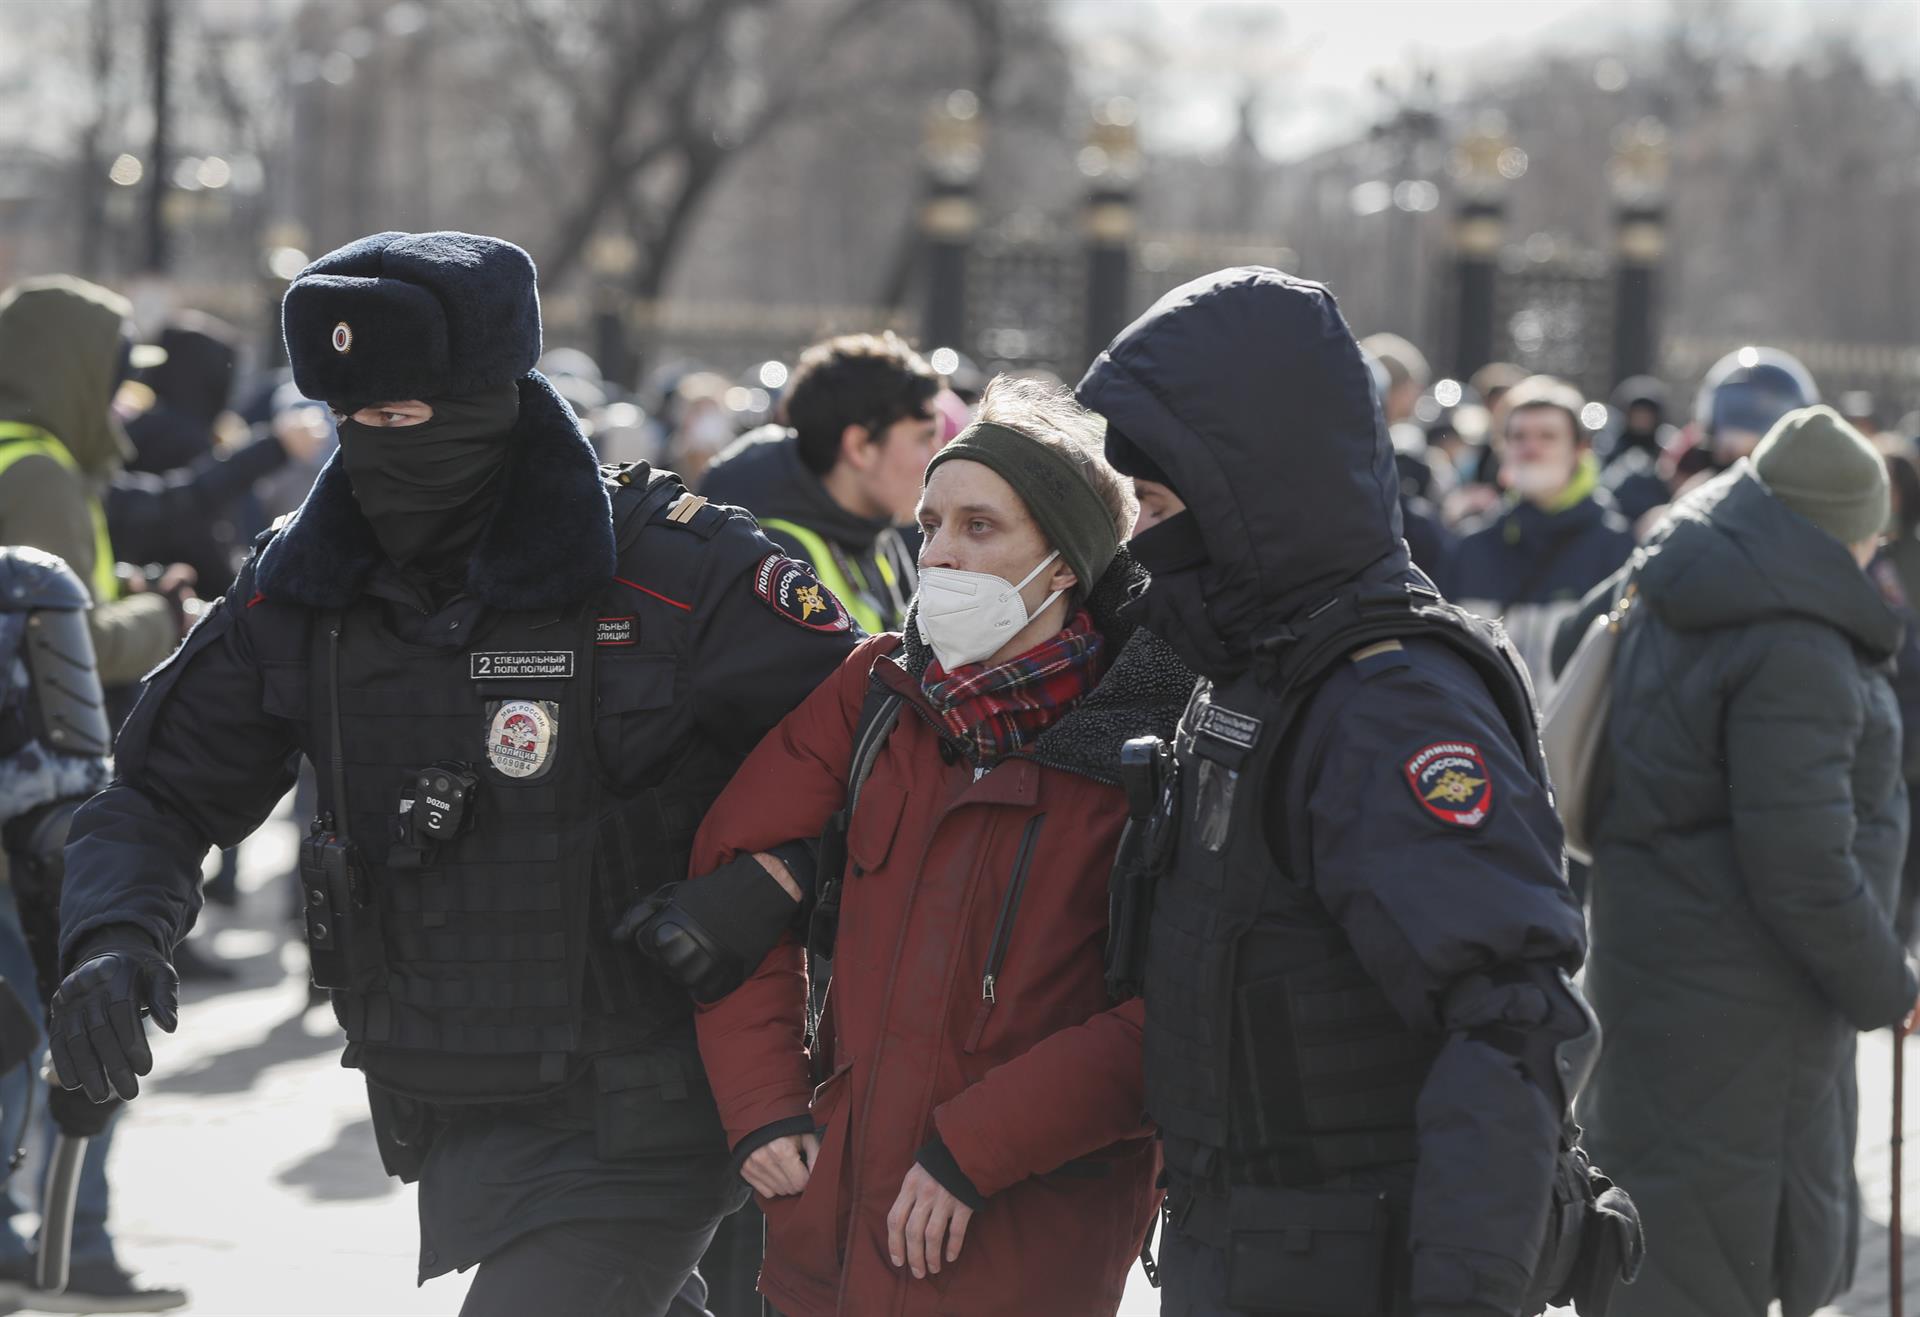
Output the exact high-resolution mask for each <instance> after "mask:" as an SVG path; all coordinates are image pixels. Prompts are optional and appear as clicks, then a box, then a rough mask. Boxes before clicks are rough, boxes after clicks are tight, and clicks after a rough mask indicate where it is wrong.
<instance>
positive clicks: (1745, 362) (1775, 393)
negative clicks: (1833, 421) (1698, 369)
mask: <svg viewBox="0 0 1920 1317" xmlns="http://www.w3.org/2000/svg"><path fill="white" fill-rule="evenodd" d="M1819 401H1820V390H1819V388H1818V387H1817V386H1816V385H1815V384H1814V382H1813V376H1812V375H1810V374H1808V373H1807V368H1806V367H1805V366H1803V365H1801V364H1800V362H1799V360H1798V359H1797V358H1795V357H1793V356H1792V355H1791V354H1789V353H1786V352H1782V351H1780V349H1778V348H1767V347H1744V348H1740V349H1737V350H1736V351H1733V352H1729V353H1727V355H1726V356H1724V357H1722V358H1720V360H1718V361H1716V362H1715V363H1714V364H1713V368H1712V369H1711V370H1709V371H1708V372H1707V376H1706V378H1705V379H1704V380H1702V381H1701V383H1700V391H1699V393H1698V394H1697V395H1695V398H1694V404H1693V423H1692V424H1691V425H1690V426H1688V427H1687V433H1686V434H1685V435H1684V436H1683V437H1682V440H1681V442H1680V443H1679V444H1677V445H1676V446H1675V448H1674V451H1673V453H1672V454H1671V456H1670V458H1669V461H1668V464H1667V465H1668V469H1667V483H1668V485H1669V486H1671V488H1672V489H1673V492H1674V495H1675V496H1676V497H1677V496H1679V495H1680V494H1682V493H1684V492H1685V491H1686V489H1687V487H1688V486H1689V485H1690V484H1691V483H1692V482H1694V481H1695V480H1696V479H1697V478H1698V477H1700V476H1701V475H1702V474H1706V475H1716V474H1718V473H1719V472H1722V471H1726V470H1730V469H1731V468H1732V467H1733V465H1734V464H1735V463H1737V462H1738V461H1739V460H1740V459H1741V458H1743V457H1746V456H1747V455H1748V454H1750V453H1752V452H1753V450H1754V448H1755V447H1756V446H1758V444H1759V443H1760V439H1761V436H1762V435H1764V434H1766V433H1767V431H1769V430H1771V429H1772V428H1773V426H1774V423H1775V422H1776V421H1778V420H1779V419H1780V418H1781V417H1782V416H1785V415H1786V414H1787V413H1788V412H1790V411H1792V410H1794V409H1795V408H1796V407H1809V406H1812V405H1813V404H1814V403H1817V402H1819Z"/></svg>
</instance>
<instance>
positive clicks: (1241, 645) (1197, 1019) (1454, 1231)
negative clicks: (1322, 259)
mask: <svg viewBox="0 0 1920 1317" xmlns="http://www.w3.org/2000/svg"><path fill="white" fill-rule="evenodd" d="M1079 397H1080V400H1081V401H1082V402H1083V403H1085V404H1086V405H1087V406H1088V407H1090V408H1092V409H1093V410H1094V411H1097V412H1099V413H1101V414H1102V415H1104V416H1105V417H1106V418H1107V421H1108V425H1109V428H1108V432H1107V454H1108V457H1109V459H1110V460H1111V461H1112V462H1113V464H1114V465H1115V466H1116V467H1118V468H1119V469H1120V470H1122V471H1125V472H1128V473H1130V474H1133V475H1134V476H1136V477H1137V478H1140V479H1143V480H1148V481H1152V482H1155V483H1157V484H1159V485H1161V486H1163V487H1164V488H1165V491H1166V493H1167V495H1168V496H1169V498H1170V500H1171V506H1170V509H1169V510H1171V511H1172V512H1173V515H1171V516H1169V517H1168V518H1167V519H1166V520H1164V521H1163V522H1161V523H1160V524H1157V525H1155V526H1153V527H1152V528H1151V529H1149V530H1147V531H1145V532H1144V533H1142V534H1141V535H1139V536H1137V537H1136V538H1135V539H1134V541H1133V545H1132V547H1133V549H1134V552H1135V554H1136V556H1137V557H1138V558H1139V559H1140V560H1141V562H1142V563H1143V564H1144V565H1145V566H1147V568H1148V569H1149V570H1150V571H1151V572H1152V573H1153V580H1152V583H1151V585H1150V586H1149V587H1148V589H1147V590H1146V592H1145V593H1144V594H1143V595H1142V596H1140V597H1139V598H1138V599H1137V600H1136V601H1135V605H1134V606H1135V607H1136V608H1137V609H1138V614H1139V616H1140V617H1141V619H1142V620H1143V621H1144V622H1145V624H1146V625H1147V626H1149V627H1151V628H1153V629H1154V630H1155V631H1157V632H1159V633H1160V634H1161V635H1162V636H1164V637H1166V638H1167V640H1169V641H1170V642H1171V643H1172V644H1173V645H1174V646H1175V648H1177V649H1178V650H1180V652H1181V653H1182V655H1183V656H1184V657H1185V658H1186V659H1187V661H1188V663H1189V664H1190V665H1191V666H1192V667H1193V668H1194V669H1195V670H1196V671H1197V672H1199V673H1201V674H1202V676H1201V680H1200V681H1199V683H1198V685H1197V687H1196V688H1195V690H1194V693H1193V697H1192V700H1191V702H1190V703H1189V705H1188V707H1187V711H1186V714H1185V716H1184V717H1183V718H1182V720H1181V724H1180V729H1179V732H1178V734H1177V737H1176V745H1175V747H1174V751H1175V753H1174V756H1173V758H1174V761H1175V762H1174V764H1173V766H1172V768H1171V779H1170V780H1168V781H1165V782H1163V784H1162V788H1161V790H1162V795H1161V799H1162V801H1163V803H1162V805H1161V807H1160V811H1159V816H1158V817H1157V818H1156V819H1154V820H1153V822H1154V825H1155V826H1154V828H1153V830H1152V831H1150V832H1149V834H1148V835H1149V836H1150V837H1151V838H1153V839H1154V840H1153V842H1152V849H1153V851H1154V852H1155V855H1154V858H1155V859H1156V860H1157V861H1158V862H1159V868H1160V876H1159V881H1158V886H1157V889H1156V891H1155V899H1154V903H1153V911H1152V918H1151V925H1150V935H1149V937H1148V939H1147V951H1146V963H1145V971H1144V976H1143V977H1144V995H1145V997H1146V1002H1147V1023H1146V1081H1147V1089H1146V1091H1147V1106H1148V1112H1149V1114H1150V1115H1151V1116H1152V1118H1153V1119H1154V1120H1155V1122H1157V1123H1158V1125H1159V1127H1160V1130H1161V1133H1162V1136H1163V1139H1164V1143H1165V1151H1166V1167H1167V1177H1168V1234H1167V1237H1166V1240H1165V1242H1164V1244H1163V1259H1162V1274H1163V1276H1164V1278H1165V1284H1166V1301H1165V1307H1164V1309H1163V1311H1165V1312H1166V1313H1167V1314H1169V1317H1174V1315H1176V1314H1177V1315H1182V1317H1184V1315H1188V1314H1195V1315H1201V1314H1206V1315H1210V1314H1222V1313H1241V1312H1246V1313H1254V1312H1257V1313H1263V1314H1309V1313H1313V1314H1319V1313H1328V1312H1346V1313H1355V1314H1376V1315H1381V1317H1384V1315H1386V1314H1392V1315H1393V1317H1402V1315H1404V1314H1409V1313H1412V1314H1418V1315H1419V1317H1440V1314H1449V1315H1456V1317H1465V1315H1466V1314H1473V1315H1475V1317H1494V1315H1495V1314H1499V1315H1501V1317H1513V1315H1514V1314H1515V1313H1519V1312H1523V1311H1525V1312H1538V1311H1539V1310H1540V1309H1541V1308H1542V1307H1544V1306H1545V1303H1546V1302H1547V1301H1548V1300H1549V1299H1552V1300H1556V1301H1560V1302H1565V1301H1567V1299H1568V1298H1582V1299H1585V1298H1587V1297H1589V1295H1590V1291H1587V1290H1583V1289H1582V1288H1581V1286H1580V1281H1579V1278H1578V1277H1577V1276H1576V1274H1575V1273H1576V1270H1577V1268H1578V1267H1580V1266H1583V1265H1584V1266H1586V1267H1587V1268H1588V1269H1589V1270H1594V1269H1598V1270H1605V1269H1606V1268H1607V1267H1608V1266H1609V1265H1611V1266H1612V1268H1613V1271H1615V1272H1617V1271H1618V1270H1619V1267H1618V1259H1617V1258H1615V1259H1613V1260H1612V1261H1611V1262H1609V1261H1608V1260H1607V1259H1606V1258H1605V1257H1604V1256H1603V1250H1604V1248H1605V1247H1609V1246H1610V1247H1614V1248H1619V1249H1625V1248H1627V1247H1629V1246H1630V1245H1631V1242H1632V1235H1633V1231H1632V1230H1631V1228H1630V1226H1629V1224H1628V1223H1626V1222H1625V1221H1624V1219H1621V1218H1614V1217H1609V1218H1608V1219H1607V1220H1606V1221H1604V1222H1600V1226H1601V1227H1602V1228H1600V1229H1597V1230H1584V1229H1583V1228H1582V1226H1581V1219H1582V1218H1580V1215H1579V1209H1580V1207H1581V1204H1580V1203H1578V1202H1575V1201H1572V1200H1573V1199H1575V1198H1579V1199H1582V1200H1584V1199H1589V1198H1591V1197H1593V1196H1595V1195H1596V1194H1597V1193H1598V1192H1599V1191H1601V1190H1602V1189H1603V1188H1604V1186H1603V1185H1600V1184H1595V1185H1593V1186H1592V1190H1591V1192H1590V1191H1589V1189H1588V1186H1587V1184H1586V1179H1587V1172H1586V1169H1585V1167H1584V1164H1583V1163H1581V1162H1580V1161H1579V1160H1578V1159H1579V1154H1578V1153H1577V1152H1575V1151H1574V1150H1573V1148H1572V1129H1571V1126H1570V1123H1569V1121H1568V1111H1569V1106H1570V1103H1571V1101H1572V1099H1573V1097H1574V1090H1575V1089H1576V1088H1577V1086H1578V1084H1579V1082H1580V1080H1581V1078H1582V1077H1583V1076H1584V1074H1585V1071H1586V1069H1587V1068H1588V1067H1589V1066H1590V1065H1591V1056H1592V1052H1593V1049H1594V1047H1595V1045H1596V1044H1597V1041H1598V1040H1597V1030H1596V1026H1595V1024H1594V1022H1593V1019H1592V1014H1591V1012H1590V1011H1589V1010H1588V1008H1587V1007H1586V1005H1585V1003H1584V1002H1583V1001H1582V1000H1581V998H1580V997H1579V995H1578V993H1577V992H1576V991H1575V989H1574V988H1573V987H1572V985H1571V984H1570V982H1569V981H1568V978H1567V975H1568V974H1569V973H1570V972H1572V971H1574V970H1576V969H1577V968H1578V967H1579V965H1580V962H1581V958H1582V956H1583V955H1584V954H1585V950H1586V938H1585V932H1584V929H1583V926H1582V921H1581V915H1580V910H1579V908H1578V907H1577V906H1576V904H1575V903H1574V901H1573V898H1572V896H1571V895H1570V893H1569V892H1568V889H1567V885H1566V881H1565V878H1564V876H1563V871H1562V864H1561V830H1560V825H1559V823H1558V821H1557V820H1556V818H1555V816H1554V811H1553V802H1552V798H1551V796H1550V794H1549V791H1548V788H1547V785H1546V780H1545V770H1544V767H1543V765H1542V763H1541V758H1540V753H1539V748H1538V737H1537V733H1536V730H1535V725H1534V709H1533V701H1532V697H1531V693H1530V691H1529V690H1528V688H1527V685H1526V681H1525V678H1524V675H1523V672H1522V670H1521V669H1520V668H1519V666H1518V664H1517V662H1516V660H1515V659H1514V657H1513V655H1512V652H1511V650H1510V649H1509V648H1508V647H1507V646H1506V645H1505V643H1504V640H1503V639H1502V638H1501V637H1500V634H1499V632H1498V631H1497V629H1495V628H1494V627H1492V625H1491V624H1488V623H1484V622H1480V621H1478V620H1477V619H1473V618H1471V617H1470V616H1469V615H1466V614H1464V613H1462V612H1461V611H1460V610H1458V609H1455V608H1452V607H1451V606H1449V605H1447V604H1445V603H1444V601H1442V600H1441V598H1440V596H1439V595H1438V594H1437V593H1436V592H1435V591H1434V589H1433V587H1432V585H1431V584H1430V583H1429V582H1428V581H1427V579H1426V578H1425V577H1424V576H1423V575H1421V574H1420V572H1419V571H1418V570H1416V569H1415V568H1413V567H1412V566H1411V564H1410V563H1409V560H1408V556H1407V549H1406V545H1405V543H1404V541H1403V540H1402V538H1401V527H1400V512H1399V497H1398V495H1399V482H1398V480H1397V479H1396V476H1395V469H1394V461H1393V450H1392V448H1391V446H1390V444H1389V443H1388V441H1387V437H1386V433H1385V428H1384V426H1383V425H1382V423H1381V418H1380V413H1379V410H1378V408H1377V406H1376V404H1375V402H1374V399H1373V396H1372V391H1371V389H1370V386H1369V380H1368V375H1367V368H1366V365H1365V362H1364V361H1363V359H1362V357H1361V354H1360V351H1359V349H1358V347H1357V346H1356V345H1355V343H1354V340H1353V337H1352V335H1351V333H1350V332H1349V331H1348V329H1347V326H1346V324H1345V322H1344V321H1343V320H1342V318H1341V316H1340V313H1339V311H1338V309H1337V308H1336V307H1335V305H1334V302H1333V298H1332V297H1331V295H1329V294H1328V292H1327V290H1326V289H1325V288H1323V287H1322V286H1320V285H1319V284H1314V283H1308V282H1304V281H1301V280H1296V279H1293V278H1290V277H1289V276H1287V275H1284V274H1281V273H1279V272H1277V271H1274V270H1266V269H1237V270H1227V271H1222V272H1220V273H1218V274H1215V275H1212V276H1209V277H1207V278H1204V279H1200V280H1197V281H1195V282H1193V283H1190V284H1187V285H1186V286H1184V287H1182V288H1179V289H1176V290H1175V291H1174V292H1172V293H1169V294H1168V295H1167V296H1166V297H1165V298H1163V299H1162V300H1161V301H1160V303H1159V304H1158V305H1156V306H1155V307H1154V308H1153V309H1152V310H1150V311H1148V312H1147V314H1146V315H1145V316H1143V317H1142V318H1141V319H1140V320H1139V321H1137V322H1135V323H1134V324H1133V325H1132V326H1131V327H1130V328H1128V329H1127V330H1126V331H1124V332H1123V333H1122V334H1121V335H1120V337H1119V338H1118V339H1117V340H1115V342H1114V343H1113V344H1112V346H1110V347H1109V348H1108V349H1107V351H1106V352H1104V353H1103V354H1102V355H1101V356H1100V358H1099V359H1098V360H1097V361H1096V362H1095V363H1094V365H1093V367H1092V368H1091V370H1090V371H1089V372H1088V374H1087V376H1086V378H1085V379H1083V380H1082V381H1081V383H1080V386H1079ZM1576 1181H1577V1182H1579V1183H1577V1184H1576ZM1615 1194H1616V1197H1615V1198H1614V1199H1613V1200H1610V1205H1612V1206H1622V1205H1621V1204H1619V1202H1618V1198H1617V1191H1615ZM1616 1226H1617V1229H1616V1228H1615V1227H1616ZM1583 1246H1584V1247H1585V1248H1586V1249H1588V1250H1589V1251H1588V1252H1587V1253H1586V1254H1584V1255H1583V1253H1582V1251H1581V1250H1582V1247H1583ZM1589 1310H1590V1311H1591V1308H1590V1309H1589Z"/></svg>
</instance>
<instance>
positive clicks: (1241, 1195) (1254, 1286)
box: [1227, 1185, 1393, 1317]
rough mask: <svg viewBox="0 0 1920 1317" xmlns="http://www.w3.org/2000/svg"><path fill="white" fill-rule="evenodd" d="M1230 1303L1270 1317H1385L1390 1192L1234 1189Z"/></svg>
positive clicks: (1389, 1269) (1389, 1264) (1390, 1269)
mask: <svg viewBox="0 0 1920 1317" xmlns="http://www.w3.org/2000/svg"><path fill="white" fill-rule="evenodd" d="M1227 1220H1228V1228H1227V1302H1228V1303H1229V1304H1230V1305H1231V1306H1232V1307H1234V1308H1235V1309H1237V1310H1239V1311H1242V1312H1249V1313H1261V1314H1265V1315H1267V1317H1387V1313H1388V1304H1389V1302H1390V1300H1389V1292H1390V1285H1389V1282H1390V1280H1391V1278H1392V1276H1393V1258H1392V1256H1391V1241H1392V1237H1393V1229H1392V1227H1393V1212H1392V1210H1391V1208H1390V1207H1389V1206H1388V1204H1387V1197H1386V1195H1385V1194H1382V1193H1377V1192H1367V1191H1362V1190H1355V1191H1350V1192H1349V1191H1342V1192H1321V1191H1307V1190H1294V1189H1266V1188H1259V1187H1255V1186H1251V1185H1242V1186H1237V1187H1235V1189H1234V1190H1233V1192H1232V1195H1231V1196H1230V1197H1229V1199H1228V1201H1227Z"/></svg>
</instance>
